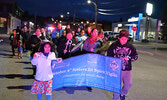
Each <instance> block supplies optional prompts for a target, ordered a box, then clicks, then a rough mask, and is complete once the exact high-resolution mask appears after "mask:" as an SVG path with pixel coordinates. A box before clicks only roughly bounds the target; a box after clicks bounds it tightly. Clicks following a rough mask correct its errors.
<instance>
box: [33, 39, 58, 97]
mask: <svg viewBox="0 0 167 100" xmlns="http://www.w3.org/2000/svg"><path fill="white" fill-rule="evenodd" d="M54 50H55V49H54V45H53V44H52V43H51V42H50V41H42V42H41V45H40V48H39V52H37V53H35V54H34V57H33V59H32V60H31V63H32V65H36V67H37V71H36V75H35V80H34V82H33V85H32V88H31V93H32V94H37V96H38V100H42V94H45V95H46V98H47V100H51V95H52V78H53V73H52V69H51V60H55V59H56V57H55V53H54Z"/></svg>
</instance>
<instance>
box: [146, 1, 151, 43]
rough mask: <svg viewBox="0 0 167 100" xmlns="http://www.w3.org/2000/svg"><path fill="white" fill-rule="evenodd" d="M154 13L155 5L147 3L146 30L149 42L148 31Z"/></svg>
mask: <svg viewBox="0 0 167 100" xmlns="http://www.w3.org/2000/svg"><path fill="white" fill-rule="evenodd" d="M152 11H153V4H151V3H147V5H146V28H145V39H146V40H148V29H149V20H150V16H151V14H152Z"/></svg>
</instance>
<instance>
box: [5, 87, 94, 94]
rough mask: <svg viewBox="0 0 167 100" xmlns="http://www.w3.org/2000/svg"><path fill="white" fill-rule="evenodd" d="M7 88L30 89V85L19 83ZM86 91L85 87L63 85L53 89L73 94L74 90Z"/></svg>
mask: <svg viewBox="0 0 167 100" xmlns="http://www.w3.org/2000/svg"><path fill="white" fill-rule="evenodd" d="M7 88H8V89H23V90H31V85H21V86H8V87H7ZM83 90H85V91H88V92H91V91H89V90H88V89H87V87H64V88H60V89H57V90H54V91H66V93H68V94H74V92H75V91H83Z"/></svg>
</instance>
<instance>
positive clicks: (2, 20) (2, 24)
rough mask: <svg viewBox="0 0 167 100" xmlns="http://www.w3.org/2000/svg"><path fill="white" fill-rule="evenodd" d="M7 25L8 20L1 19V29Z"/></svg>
mask: <svg viewBox="0 0 167 100" xmlns="http://www.w3.org/2000/svg"><path fill="white" fill-rule="evenodd" d="M6 23H7V19H6V18H3V17H0V27H5V26H6Z"/></svg>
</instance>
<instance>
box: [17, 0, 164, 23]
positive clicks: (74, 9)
mask: <svg viewBox="0 0 167 100" xmlns="http://www.w3.org/2000/svg"><path fill="white" fill-rule="evenodd" d="M16 1H17V4H18V5H19V7H20V8H22V9H23V10H24V11H28V12H29V13H30V14H34V13H36V14H37V15H41V16H53V17H54V16H55V17H56V16H60V14H63V15H64V16H67V12H68V11H69V12H70V15H69V16H70V17H73V16H75V17H77V18H84V19H86V20H94V14H95V12H94V7H95V6H94V5H93V4H87V0H16ZM92 1H95V0H92ZM97 1H98V9H101V11H100V10H98V11H100V12H101V14H100V13H98V20H100V21H101V20H106V21H117V20H119V19H120V18H123V20H126V19H127V18H129V17H132V16H135V15H138V13H143V14H145V9H146V2H147V1H150V2H152V3H153V5H154V8H153V9H154V10H153V14H152V17H153V18H159V19H160V18H161V15H162V10H163V7H164V4H165V3H164V1H166V0H97ZM102 10H109V11H102ZM103 14H109V15H103Z"/></svg>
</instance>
